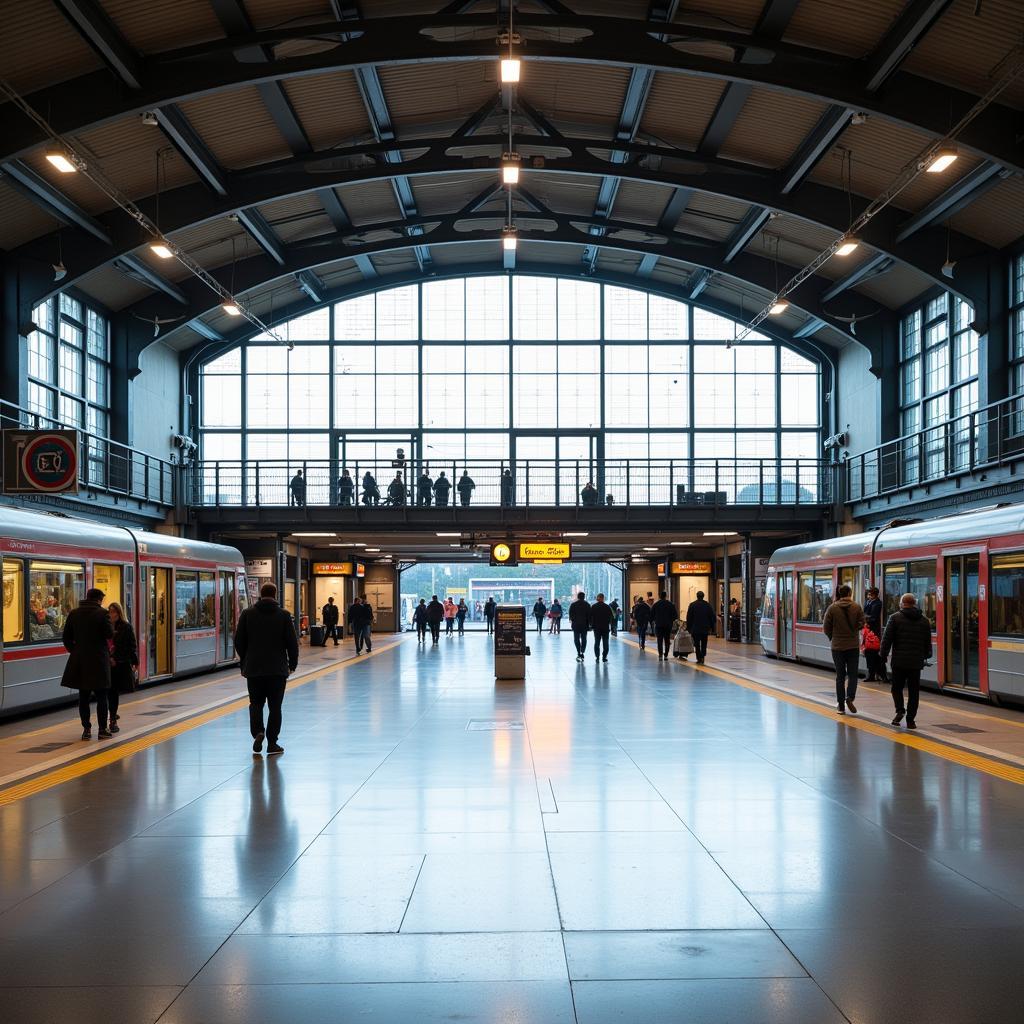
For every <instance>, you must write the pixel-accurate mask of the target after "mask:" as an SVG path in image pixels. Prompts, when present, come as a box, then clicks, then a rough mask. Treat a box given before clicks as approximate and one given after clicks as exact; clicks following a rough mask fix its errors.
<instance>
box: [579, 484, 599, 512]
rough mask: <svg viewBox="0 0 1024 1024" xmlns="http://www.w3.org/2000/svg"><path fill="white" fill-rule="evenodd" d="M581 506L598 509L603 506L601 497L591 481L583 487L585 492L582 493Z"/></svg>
mask: <svg viewBox="0 0 1024 1024" xmlns="http://www.w3.org/2000/svg"><path fill="white" fill-rule="evenodd" d="M580 504H581V505H582V506H583V507H584V508H597V506H598V505H600V504H601V495H600V494H599V493H598V490H597V488H596V487H595V486H594V484H593V482H592V481H590V480H588V481H587V482H586V483H585V484H584V485H583V490H582V491H580Z"/></svg>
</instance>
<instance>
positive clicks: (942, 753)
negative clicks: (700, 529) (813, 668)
mask: <svg viewBox="0 0 1024 1024" xmlns="http://www.w3.org/2000/svg"><path fill="white" fill-rule="evenodd" d="M644 653H645V654H648V653H657V652H656V651H649V650H647V649H646V648H645V650H644ZM690 667H691V668H692V669H693V670H694V671H695V672H703V673H706V674H707V675H710V676H715V677H716V678H718V679H721V680H722V681H723V682H726V683H733V684H734V685H736V686H742V687H743V688H744V689H747V690H753V691H754V692H755V693H760V694H762V695H763V696H765V697H772V698H774V699H775V700H780V701H784V702H785V703H786V704H792V705H793V706H794V707H799V708H803V710H805V711H812V712H813V713H814V714H816V715H820V716H821V717H822V718H828V719H830V720H831V721H834V722H835V723H836V725H845V726H848V727H850V728H853V729H860V730H862V731H863V732H868V733H870V734H871V735H872V736H880V737H881V738H882V739H886V740H889V741H890V742H891V743H900V744H902V745H903V746H905V747H912V748H913V749H914V750H920V751H923V752H924V753H926V754H934V755H935V756H936V757H941V758H942V759H943V760H945V761H952V762H953V763H954V764H958V765H961V766H962V767H964V768H974V769H975V770H976V771H979V772H985V773H986V774H987V775H994V776H995V777H996V778H998V779H1004V780H1005V781H1007V782H1014V783H1016V784H1017V785H1018V786H1024V768H1017V767H1014V766H1013V765H1011V764H1005V763H1003V762H1002V761H996V760H994V759H992V758H988V757H985V756H983V755H981V754H975V753H972V752H971V751H968V750H964V749H962V748H961V747H953V746H950V745H949V744H947V743H943V742H941V741H940V740H931V739H927V738H926V737H924V736H919V735H917V734H915V733H908V732H905V731H903V730H902V729H901V730H899V731H897V730H896V729H895V728H893V727H888V728H887V727H886V726H884V725H879V724H877V723H876V722H870V721H867V720H866V719H863V718H858V717H857V716H856V715H844V716H842V717H841V718H840V717H839V716H838V715H837V714H836V713H835V712H834V711H832V710H830V709H829V708H826V707H825V706H824V705H822V704H819V703H818V702H817V701H814V700H811V699H809V698H807V697H800V696H797V695H796V694H793V693H790V692H788V691H786V690H781V689H776V688H774V687H772V686H767V685H765V684H764V683H756V682H754V681H753V680H752V679H745V678H744V677H743V676H741V675H738V674H737V673H735V672H730V671H729V670H728V669H720V668H712V667H711V666H710V665H697V664H691V665H690Z"/></svg>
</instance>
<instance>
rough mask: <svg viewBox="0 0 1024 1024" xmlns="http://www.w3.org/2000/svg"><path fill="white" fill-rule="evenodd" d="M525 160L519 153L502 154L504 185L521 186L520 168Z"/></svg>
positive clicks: (502, 178) (502, 179)
mask: <svg viewBox="0 0 1024 1024" xmlns="http://www.w3.org/2000/svg"><path fill="white" fill-rule="evenodd" d="M522 162H523V159H522V157H521V156H520V155H519V154H518V153H502V155H501V181H502V184H503V185H518V184H519V168H520V167H521V166H522Z"/></svg>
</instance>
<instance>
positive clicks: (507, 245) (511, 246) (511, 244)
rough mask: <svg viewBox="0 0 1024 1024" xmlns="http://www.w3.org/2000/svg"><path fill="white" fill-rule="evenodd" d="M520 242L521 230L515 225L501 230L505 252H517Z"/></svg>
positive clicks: (502, 245)
mask: <svg viewBox="0 0 1024 1024" xmlns="http://www.w3.org/2000/svg"><path fill="white" fill-rule="evenodd" d="M518 244H519V232H518V231H517V230H516V229H515V228H514V227H511V226H509V227H507V228H503V229H502V232H501V247H502V249H504V250H505V252H515V251H516V246H517V245H518Z"/></svg>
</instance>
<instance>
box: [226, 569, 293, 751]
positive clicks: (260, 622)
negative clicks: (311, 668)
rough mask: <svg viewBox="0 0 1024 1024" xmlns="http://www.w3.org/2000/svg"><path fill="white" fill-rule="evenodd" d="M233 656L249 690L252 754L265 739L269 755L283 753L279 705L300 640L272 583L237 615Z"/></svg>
mask: <svg viewBox="0 0 1024 1024" xmlns="http://www.w3.org/2000/svg"><path fill="white" fill-rule="evenodd" d="M235 653H236V654H237V655H238V660H239V662H240V663H241V666H242V675H243V676H245V681H246V685H247V687H248V690H249V731H250V732H251V733H252V750H253V753H254V754H258V753H259V752H260V751H261V750H262V749H263V740H264V738H266V741H267V753H268V754H283V753H284V748H283V747H281V746H279V745H278V742H277V739H278V736H280V734H281V705H282V704H283V703H284V690H285V684H286V683H287V682H288V676H289V675H290V674H291V673H292V672H294V671H295V667H296V666H297V665H298V663H299V641H298V639H297V637H296V636H295V623H294V621H293V620H292V617H291V615H289V614H288V612H287V611H285V610H284V609H283V608H282V607H281V606H280V605H279V604H278V603H277V587H276V586H274V584H273V583H264V584H263V586H262V587H260V599H259V600H258V601H257V602H256V603H255V604H254V605H253V606H252V607H251V608H246V610H245V611H244V612H242V614H241V615H240V616H239V619H238V628H237V629H236V630H235ZM264 704H266V705H267V723H266V725H264V724H263V705H264Z"/></svg>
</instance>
